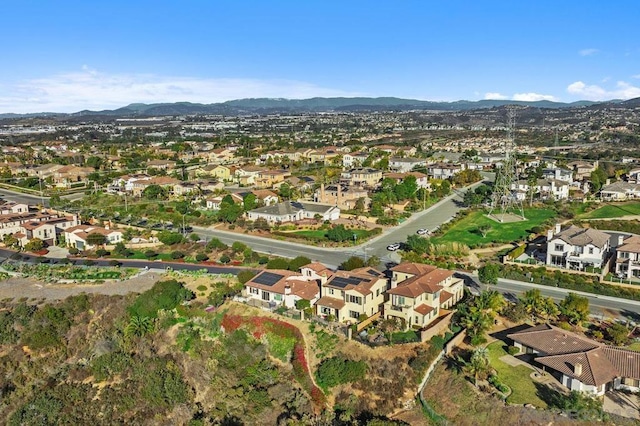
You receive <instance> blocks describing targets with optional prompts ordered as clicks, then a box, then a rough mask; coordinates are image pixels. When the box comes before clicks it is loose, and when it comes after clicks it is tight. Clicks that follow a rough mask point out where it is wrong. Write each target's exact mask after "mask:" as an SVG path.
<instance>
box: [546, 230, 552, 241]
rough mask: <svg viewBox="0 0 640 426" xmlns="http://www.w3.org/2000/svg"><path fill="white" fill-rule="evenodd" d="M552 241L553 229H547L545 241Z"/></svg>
mask: <svg viewBox="0 0 640 426" xmlns="http://www.w3.org/2000/svg"><path fill="white" fill-rule="evenodd" d="M552 239H553V229H549V230H548V231H547V241H551V240H552Z"/></svg>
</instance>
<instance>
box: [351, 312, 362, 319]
mask: <svg viewBox="0 0 640 426" xmlns="http://www.w3.org/2000/svg"><path fill="white" fill-rule="evenodd" d="M359 316H360V313H358V312H356V311H349V317H350V318H355V319H358V317H359Z"/></svg>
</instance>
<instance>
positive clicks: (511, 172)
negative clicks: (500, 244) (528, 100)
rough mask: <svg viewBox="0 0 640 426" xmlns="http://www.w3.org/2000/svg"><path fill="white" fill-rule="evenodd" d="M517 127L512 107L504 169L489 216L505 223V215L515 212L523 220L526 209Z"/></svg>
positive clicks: (501, 171)
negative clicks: (521, 196) (521, 195)
mask: <svg viewBox="0 0 640 426" xmlns="http://www.w3.org/2000/svg"><path fill="white" fill-rule="evenodd" d="M515 126H516V110H515V108H513V107H511V108H508V109H507V139H506V140H505V142H504V145H503V146H504V149H503V150H504V160H503V163H502V167H500V169H498V170H497V173H496V182H495V185H494V187H493V194H492V195H491V209H490V210H489V216H490V217H491V216H493V217H494V218H495V219H496V220H498V221H499V222H504V218H505V215H506V214H507V213H510V212H513V214H516V215H519V216H520V217H521V218H522V220H525V219H526V218H525V217H524V208H523V207H522V200H520V199H519V198H518V196H517V193H518V191H517V190H518V188H517V184H518V169H517V159H516V155H515Z"/></svg>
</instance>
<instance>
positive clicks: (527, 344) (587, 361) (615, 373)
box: [507, 324, 640, 395]
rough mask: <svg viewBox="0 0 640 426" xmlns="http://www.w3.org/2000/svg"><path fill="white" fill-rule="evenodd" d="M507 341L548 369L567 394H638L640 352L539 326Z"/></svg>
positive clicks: (554, 328) (509, 335)
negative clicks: (567, 390) (618, 390)
mask: <svg viewBox="0 0 640 426" xmlns="http://www.w3.org/2000/svg"><path fill="white" fill-rule="evenodd" d="M507 337H508V338H509V339H511V340H513V342H514V346H515V347H517V348H519V349H520V351H521V352H522V353H526V354H533V355H535V358H534V361H533V363H534V364H537V365H538V366H541V367H542V368H543V369H544V370H547V369H549V370H550V372H551V373H552V374H553V376H554V377H556V378H557V379H558V380H559V381H560V383H562V384H563V385H564V386H566V387H567V388H568V389H570V390H575V391H579V392H585V393H588V394H592V395H603V394H604V393H605V392H606V391H608V390H612V389H623V390H628V391H632V392H638V391H640V352H635V351H631V350H628V349H623V348H619V347H615V346H608V345H604V344H602V343H600V342H597V341H595V340H591V339H588V338H586V337H583V336H580V335H578V334H576V333H572V332H570V331H566V330H563V329H561V328H558V327H554V326H552V325H549V324H541V325H538V326H534V327H530V328H527V329H525V330H522V331H518V332H516V333H512V334H508V335H507Z"/></svg>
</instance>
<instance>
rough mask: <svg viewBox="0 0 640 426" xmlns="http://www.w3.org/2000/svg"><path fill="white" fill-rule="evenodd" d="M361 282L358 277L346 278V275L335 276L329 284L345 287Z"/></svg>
mask: <svg viewBox="0 0 640 426" xmlns="http://www.w3.org/2000/svg"><path fill="white" fill-rule="evenodd" d="M361 282H362V280H361V279H360V278H346V277H336V278H334V279H332V280H331V283H330V284H331V285H334V286H336V287H340V288H345V287H346V286H348V285H358V284H360V283H361Z"/></svg>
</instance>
